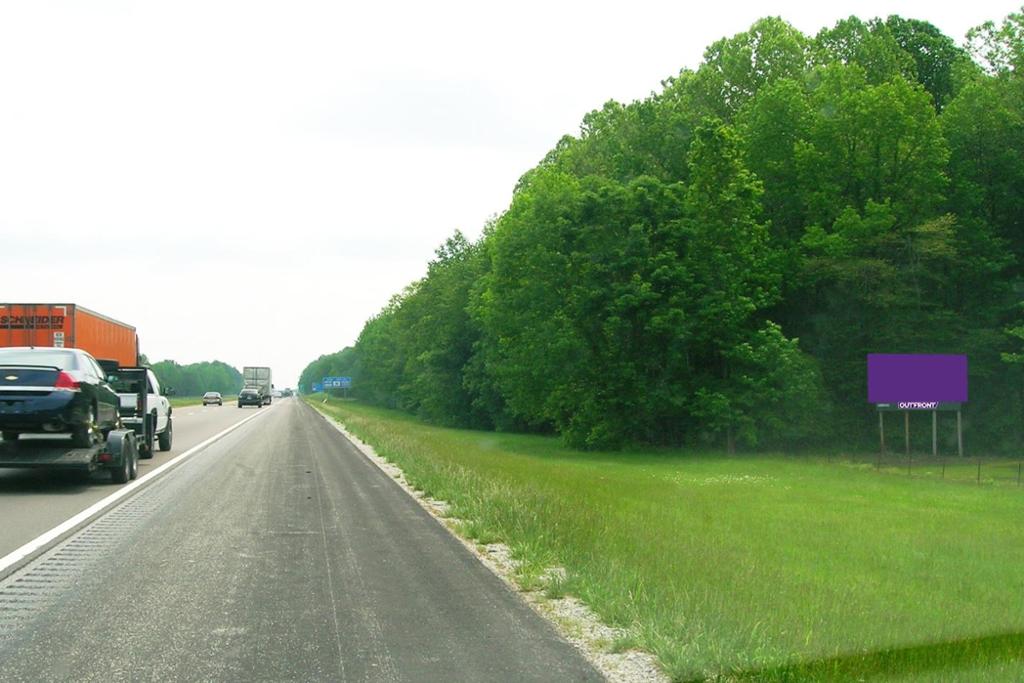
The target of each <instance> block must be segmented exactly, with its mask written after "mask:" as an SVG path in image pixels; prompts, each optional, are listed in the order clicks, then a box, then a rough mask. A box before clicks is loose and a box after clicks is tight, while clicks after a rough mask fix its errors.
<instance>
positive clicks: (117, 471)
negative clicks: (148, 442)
mask: <svg viewBox="0 0 1024 683" xmlns="http://www.w3.org/2000/svg"><path fill="white" fill-rule="evenodd" d="M138 471H139V452H138V450H137V449H136V448H135V442H134V441H133V440H131V439H125V440H124V441H123V442H122V444H121V464H120V465H119V466H118V467H115V468H114V469H112V470H110V478H111V480H112V481H113V482H114V483H115V484H127V483H128V481H129V480H131V479H134V478H135V476H133V473H135V474H137V473H138Z"/></svg>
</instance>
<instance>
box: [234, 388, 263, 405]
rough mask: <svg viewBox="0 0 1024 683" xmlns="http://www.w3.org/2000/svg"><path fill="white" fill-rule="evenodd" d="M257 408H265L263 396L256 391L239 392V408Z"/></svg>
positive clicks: (244, 390)
mask: <svg viewBox="0 0 1024 683" xmlns="http://www.w3.org/2000/svg"><path fill="white" fill-rule="evenodd" d="M242 406H256V407H257V408H262V407H263V395H262V394H260V392H259V391H258V390H256V389H242V390H241V391H240V392H238V407H239V408H241V407H242Z"/></svg>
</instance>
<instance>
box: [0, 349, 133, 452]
mask: <svg viewBox="0 0 1024 683" xmlns="http://www.w3.org/2000/svg"><path fill="white" fill-rule="evenodd" d="M119 405H120V402H119V400H118V397H117V394H116V393H114V390H113V389H111V387H110V385H108V384H107V380H106V375H105V373H104V372H103V370H102V368H100V366H99V363H97V362H96V359H95V358H93V357H92V356H90V355H89V354H88V353H86V352H85V351H82V350H80V349H62V348H53V347H31V348H30V347H10V348H0V431H2V433H3V438H4V441H14V440H16V439H17V438H18V437H19V436H20V435H21V434H67V433H70V434H71V439H72V442H73V445H74V446H76V447H79V448H88V447H89V446H92V445H95V444H97V443H99V442H100V441H102V440H103V439H104V438H105V437H106V435H107V433H108V432H110V430H112V429H114V428H116V427H117V426H118V422H119V418H118V407H119Z"/></svg>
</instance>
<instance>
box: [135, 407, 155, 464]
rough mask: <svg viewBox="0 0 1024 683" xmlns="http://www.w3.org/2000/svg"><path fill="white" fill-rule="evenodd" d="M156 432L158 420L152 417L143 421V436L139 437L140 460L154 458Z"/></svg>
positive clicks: (148, 416) (147, 417)
mask: <svg viewBox="0 0 1024 683" xmlns="http://www.w3.org/2000/svg"><path fill="white" fill-rule="evenodd" d="M155 430H156V418H155V417H152V416H150V415H147V416H146V419H144V420H143V421H142V434H140V435H139V458H140V459H141V460H149V459H150V458H152V457H153V440H154V438H155V437H154V434H153V432H154V431H155Z"/></svg>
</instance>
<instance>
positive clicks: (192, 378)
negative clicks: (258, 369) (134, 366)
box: [151, 360, 242, 396]
mask: <svg viewBox="0 0 1024 683" xmlns="http://www.w3.org/2000/svg"><path fill="white" fill-rule="evenodd" d="M151 367H152V369H153V372H154V373H155V374H156V378H157V379H158V380H159V381H160V385H161V386H164V387H172V388H173V389H174V393H175V395H176V396H202V395H203V394H205V393H206V392H207V391H217V392H220V393H221V394H232V395H233V394H237V393H238V391H239V390H240V389H241V388H242V373H241V372H239V371H238V370H236V369H235V368H234V367H232V366H230V365H228V364H227V363H222V362H221V361H219V360H215V361H212V362H209V361H204V362H202V363H190V364H189V365H179V364H178V363H176V362H174V361H173V360H162V361H160V362H159V363H153V364H152V366H151Z"/></svg>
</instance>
